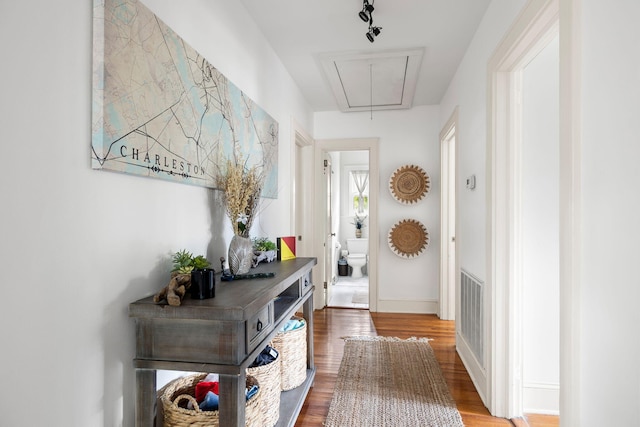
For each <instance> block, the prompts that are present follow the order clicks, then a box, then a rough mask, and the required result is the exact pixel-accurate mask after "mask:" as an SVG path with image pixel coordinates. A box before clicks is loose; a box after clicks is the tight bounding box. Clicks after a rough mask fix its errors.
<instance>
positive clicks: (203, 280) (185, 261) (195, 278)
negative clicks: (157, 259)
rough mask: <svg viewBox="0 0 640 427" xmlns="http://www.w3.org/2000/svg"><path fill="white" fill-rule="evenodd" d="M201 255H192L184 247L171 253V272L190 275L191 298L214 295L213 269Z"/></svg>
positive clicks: (211, 296)
mask: <svg viewBox="0 0 640 427" xmlns="http://www.w3.org/2000/svg"><path fill="white" fill-rule="evenodd" d="M209 267H211V263H210V262H209V261H208V260H207V259H206V258H205V257H204V256H203V255H197V256H193V254H192V253H191V252H187V250H186V249H183V250H181V251H178V252H176V253H175V254H174V255H173V270H172V274H173V273H177V274H190V275H191V286H190V292H191V298H194V299H207V298H213V297H214V296H215V286H214V285H215V276H214V275H215V271H214V270H213V269H212V268H209Z"/></svg>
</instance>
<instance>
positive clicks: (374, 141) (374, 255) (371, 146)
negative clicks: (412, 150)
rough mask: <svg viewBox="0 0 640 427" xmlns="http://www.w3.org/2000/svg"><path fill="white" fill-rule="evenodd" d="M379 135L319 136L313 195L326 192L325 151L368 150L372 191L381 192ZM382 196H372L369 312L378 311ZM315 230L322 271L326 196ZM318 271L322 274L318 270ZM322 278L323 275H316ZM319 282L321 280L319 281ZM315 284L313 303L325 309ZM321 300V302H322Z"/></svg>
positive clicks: (318, 209) (317, 199) (317, 208)
mask: <svg viewBox="0 0 640 427" xmlns="http://www.w3.org/2000/svg"><path fill="white" fill-rule="evenodd" d="M379 142H380V140H379V138H347V139H324V140H323V139H319V140H316V141H315V150H314V152H315V154H314V168H313V169H312V170H313V171H314V172H313V173H314V177H315V180H314V181H315V186H314V194H316V195H319V194H322V191H323V171H322V168H323V162H322V159H323V158H324V153H328V152H330V151H359V150H362V151H369V194H370V195H371V194H380V191H379V186H380V184H379V182H380V179H379V175H380V172H379V168H380V166H379ZM378 199H379V197H371V196H370V197H369V262H368V264H367V273H368V274H369V311H372V312H375V311H377V310H378V252H379V243H378V240H379V239H378V237H377V236H378V235H379V232H378V203H379V200H378ZM314 200H315V208H314V212H315V218H318V220H316V221H315V231H314V236H315V237H314V248H315V253H317V254H322V256H318V265H319V266H322V267H321V269H319V270H324V263H325V262H326V261H325V259H324V258H325V257H324V252H325V251H324V240H325V239H324V226H323V221H321V220H320V218H322V215H324V212H325V211H326V206H325V197H315V198H314ZM319 274H323V273H322V271H319ZM315 277H321V278H323V275H322V276H315ZM317 283H322V280H318V281H317ZM318 288H322V287H321V286H316V290H315V294H314V305H315V308H316V309H321V308H324V298H323V297H324V289H318ZM320 302H322V303H320Z"/></svg>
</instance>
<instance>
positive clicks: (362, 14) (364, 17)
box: [358, 10, 369, 22]
mask: <svg viewBox="0 0 640 427" xmlns="http://www.w3.org/2000/svg"><path fill="white" fill-rule="evenodd" d="M358 16H359V17H360V19H362V20H363V21H364V22H367V21H368V20H369V16H368V15H367V12H365V11H364V10H361V11H360V13H358Z"/></svg>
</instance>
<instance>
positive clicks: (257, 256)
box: [252, 237, 277, 267]
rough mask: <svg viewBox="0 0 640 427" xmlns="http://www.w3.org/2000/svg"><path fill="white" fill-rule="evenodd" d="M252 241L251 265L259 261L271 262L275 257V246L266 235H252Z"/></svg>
mask: <svg viewBox="0 0 640 427" xmlns="http://www.w3.org/2000/svg"><path fill="white" fill-rule="evenodd" d="M252 241H253V266H254V267H256V266H257V265H258V264H259V263H260V262H262V261H265V262H271V261H273V260H274V259H276V254H277V252H276V251H277V247H276V244H275V243H273V241H271V240H269V239H268V238H267V237H254V238H253V239H252Z"/></svg>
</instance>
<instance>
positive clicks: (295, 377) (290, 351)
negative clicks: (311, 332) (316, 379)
mask: <svg viewBox="0 0 640 427" xmlns="http://www.w3.org/2000/svg"><path fill="white" fill-rule="evenodd" d="M292 319H297V320H300V321H302V326H300V327H299V328H298V329H293V330H291V331H279V332H278V333H277V334H276V336H275V337H274V338H273V340H272V341H271V347H273V348H275V349H276V350H278V353H280V359H281V360H282V361H281V366H280V369H281V381H282V385H281V387H282V391H287V390H292V389H294V388H296V387H298V386H300V385H302V383H303V382H304V381H305V380H306V379H307V322H306V321H305V320H304V319H303V318H302V317H296V316H294V317H292Z"/></svg>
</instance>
